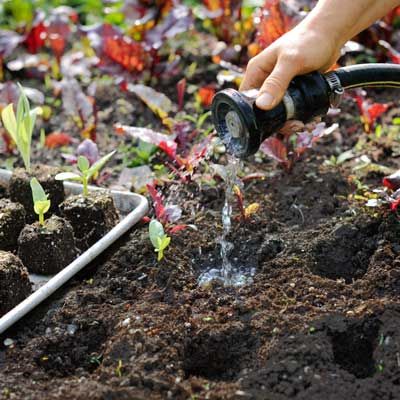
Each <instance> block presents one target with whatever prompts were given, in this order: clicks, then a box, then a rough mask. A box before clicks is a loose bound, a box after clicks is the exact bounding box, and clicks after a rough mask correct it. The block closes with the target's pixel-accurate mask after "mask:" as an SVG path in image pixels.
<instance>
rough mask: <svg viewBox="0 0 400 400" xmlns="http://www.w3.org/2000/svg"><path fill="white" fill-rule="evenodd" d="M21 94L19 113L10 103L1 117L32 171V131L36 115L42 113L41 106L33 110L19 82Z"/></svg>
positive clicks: (18, 106)
mask: <svg viewBox="0 0 400 400" xmlns="http://www.w3.org/2000/svg"><path fill="white" fill-rule="evenodd" d="M18 86H19V89H20V92H21V95H20V96H19V100H18V105H17V115H15V112H14V108H13V104H12V103H10V104H9V105H8V106H7V107H5V108H4V109H3V111H2V112H1V119H2V121H3V125H4V128H5V129H6V131H7V132H8V134H9V135H10V136H11V138H12V140H13V141H14V142H15V144H16V145H17V148H18V150H19V152H20V154H21V157H22V160H23V162H24V165H25V169H26V170H27V172H30V171H31V143H32V133H33V128H34V126H35V122H36V116H37V115H40V114H41V113H42V109H41V108H40V107H36V108H34V109H33V110H31V108H30V105H29V101H28V98H27V97H26V95H25V92H24V90H23V89H22V86H21V85H20V84H18Z"/></svg>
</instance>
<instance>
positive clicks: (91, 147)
mask: <svg viewBox="0 0 400 400" xmlns="http://www.w3.org/2000/svg"><path fill="white" fill-rule="evenodd" d="M76 154H77V155H78V156H84V157H86V158H87V159H88V160H89V163H90V165H92V164H94V163H95V162H96V161H97V160H98V159H99V158H100V156H99V149H98V147H97V144H96V143H95V142H93V140H90V139H85V140H84V141H83V142H82V143H81V144H80V145H79V146H78V148H77V149H76Z"/></svg>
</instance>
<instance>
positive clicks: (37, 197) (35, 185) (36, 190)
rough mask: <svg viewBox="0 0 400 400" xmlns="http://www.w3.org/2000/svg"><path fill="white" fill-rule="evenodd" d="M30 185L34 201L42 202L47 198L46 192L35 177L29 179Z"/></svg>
mask: <svg viewBox="0 0 400 400" xmlns="http://www.w3.org/2000/svg"><path fill="white" fill-rule="evenodd" d="M30 185H31V189H32V198H33V202H34V203H37V202H44V201H46V200H47V194H46V192H45V191H44V190H43V188H42V185H41V184H40V183H39V181H38V180H37V179H36V178H32V179H31V182H30Z"/></svg>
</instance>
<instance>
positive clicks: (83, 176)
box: [55, 150, 115, 197]
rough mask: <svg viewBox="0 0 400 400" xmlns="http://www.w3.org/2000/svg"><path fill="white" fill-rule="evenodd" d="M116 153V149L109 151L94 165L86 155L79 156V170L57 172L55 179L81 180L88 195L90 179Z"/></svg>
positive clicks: (85, 194) (84, 191) (85, 193)
mask: <svg viewBox="0 0 400 400" xmlns="http://www.w3.org/2000/svg"><path fill="white" fill-rule="evenodd" d="M114 154H115V150H114V151H112V152H111V153H108V154H107V155H105V156H104V157H102V158H100V160H97V161H96V162H95V163H94V164H93V165H92V166H90V163H89V160H88V159H87V158H86V157H84V156H79V157H78V161H77V165H78V170H79V172H78V173H76V172H61V173H60V174H57V175H56V177H55V179H56V180H57V181H77V182H81V183H82V185H83V195H84V196H85V197H86V196H87V195H88V194H89V191H88V184H89V181H90V179H92V178H93V176H94V175H96V174H97V173H98V172H99V171H100V170H101V169H102V168H103V167H104V165H106V164H107V162H108V161H109V160H110V159H111V157H112V156H113V155H114Z"/></svg>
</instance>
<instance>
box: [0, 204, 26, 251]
mask: <svg viewBox="0 0 400 400" xmlns="http://www.w3.org/2000/svg"><path fill="white" fill-rule="evenodd" d="M24 226H25V209H24V207H23V205H22V204H20V203H13V202H12V201H10V200H8V199H0V250H16V248H17V241H18V236H19V233H20V232H21V230H22V228H23V227H24Z"/></svg>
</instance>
